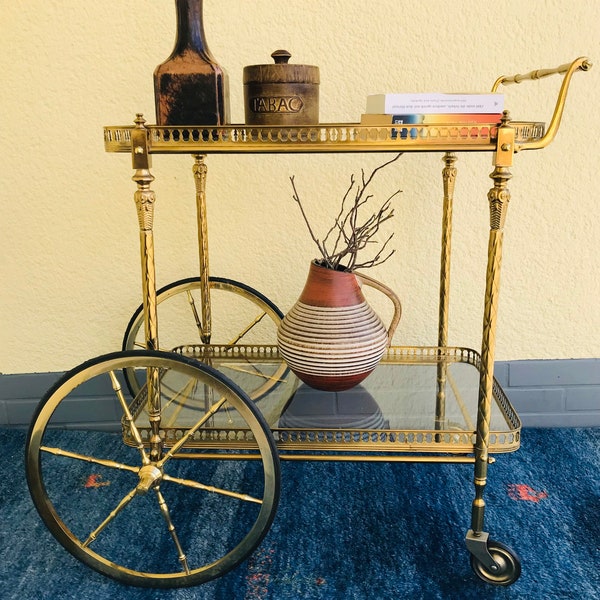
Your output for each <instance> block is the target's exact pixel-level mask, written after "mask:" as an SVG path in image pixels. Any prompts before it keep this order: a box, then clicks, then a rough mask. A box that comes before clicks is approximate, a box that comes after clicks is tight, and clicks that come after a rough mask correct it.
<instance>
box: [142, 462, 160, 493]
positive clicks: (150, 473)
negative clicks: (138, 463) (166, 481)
mask: <svg viewBox="0 0 600 600" xmlns="http://www.w3.org/2000/svg"><path fill="white" fill-rule="evenodd" d="M138 476H139V478H140V482H139V483H138V485H137V488H136V489H137V491H138V492H140V493H141V494H145V493H146V492H148V491H149V490H150V489H152V488H153V487H156V486H157V485H159V484H160V482H161V481H162V477H163V471H162V469H159V468H158V467H157V466H156V465H154V464H150V465H144V466H143V467H142V468H141V469H140V470H139V473H138Z"/></svg>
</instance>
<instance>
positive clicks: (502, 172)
mask: <svg viewBox="0 0 600 600" xmlns="http://www.w3.org/2000/svg"><path fill="white" fill-rule="evenodd" d="M513 152H514V129H513V128H512V127H510V126H509V118H508V113H506V112H505V114H504V117H503V119H502V126H501V127H499V128H498V145H497V151H496V153H495V155H494V164H495V168H494V171H493V172H492V173H491V175H490V177H491V178H492V179H493V180H494V187H493V188H492V189H491V190H490V191H489V193H488V200H489V204H490V234H489V245H488V264H487V273H486V291H485V306H484V317H483V339H482V350H481V369H480V383H479V402H478V412H477V431H476V441H475V477H474V484H475V499H474V500H473V506H472V515H471V529H470V530H469V531H468V532H467V538H466V543H467V548H468V550H469V551H470V552H471V555H472V566H474V569H475V571H476V573H477V574H478V575H479V576H480V577H482V578H485V579H486V581H489V582H491V583H496V584H498V585H508V584H510V583H512V582H513V581H515V580H516V578H518V576H519V574H520V564H519V562H518V558H517V557H515V556H514V555H513V553H512V552H511V551H510V550H509V549H508V548H506V547H505V546H503V545H502V544H499V543H498V542H492V541H491V540H489V536H488V534H487V533H486V532H484V531H483V526H484V513H485V501H484V499H483V492H484V489H485V486H486V483H487V470H488V463H489V461H490V459H489V453H488V451H489V438H490V421H491V407H492V399H493V397H492V395H493V384H494V354H495V352H494V350H495V343H496V322H497V313H498V292H499V288H500V268H501V263H502V242H503V237H504V223H505V220H506V213H507V208H508V203H509V201H510V192H509V190H508V187H507V184H508V181H509V179H510V178H511V177H512V175H511V174H510V170H509V167H510V166H511V165H512V157H513Z"/></svg>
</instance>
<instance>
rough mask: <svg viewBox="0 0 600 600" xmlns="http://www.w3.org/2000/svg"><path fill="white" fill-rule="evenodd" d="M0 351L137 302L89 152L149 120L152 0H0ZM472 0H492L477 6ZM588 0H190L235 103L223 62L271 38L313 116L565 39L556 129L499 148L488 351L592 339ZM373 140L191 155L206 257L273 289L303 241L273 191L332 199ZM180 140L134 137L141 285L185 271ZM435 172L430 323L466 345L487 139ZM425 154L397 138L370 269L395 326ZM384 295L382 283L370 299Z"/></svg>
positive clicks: (47, 350)
mask: <svg viewBox="0 0 600 600" xmlns="http://www.w3.org/2000/svg"><path fill="white" fill-rule="evenodd" d="M0 6H1V8H0V10H1V25H0V30H1V35H0V73H2V94H1V96H0V111H1V118H0V206H1V211H2V212H1V216H0V256H1V258H0V275H1V286H0V315H1V319H2V325H1V340H0V371H1V372H3V373H22V372H40V371H58V370H63V369H67V368H70V367H73V366H75V365H76V364H78V363H80V362H82V361H84V360H86V359H88V358H91V357H93V356H96V355H98V354H102V353H104V352H109V351H112V350H116V349H118V348H119V347H120V343H121V338H122V333H123V330H124V328H125V325H126V324H127V321H128V319H129V316H130V314H131V312H132V311H133V310H134V308H135V307H136V306H137V304H138V303H139V302H140V276H139V258H138V236H137V220H136V214H135V209H134V205H133V201H132V195H133V191H134V187H135V186H134V184H133V182H132V181H131V180H130V177H131V174H132V172H131V169H130V160H129V158H128V157H127V156H126V155H116V154H106V153H105V152H104V149H103V138H102V126H103V125H121V124H128V123H130V122H131V121H132V120H133V118H134V115H135V113H136V112H143V113H144V114H145V115H147V117H148V120H149V121H150V122H153V120H154V105H153V88H152V72H153V70H154V67H155V66H156V65H157V64H159V63H160V62H162V61H163V60H164V59H165V58H166V57H167V56H168V54H169V53H170V51H171V49H172V45H173V40H174V29H175V19H174V3H173V1H172V0H136V1H135V2H134V1H125V0H102V1H100V2H58V1H56V0H55V1H49V0H31V1H29V2H8V1H7V0H2V1H1V5H0ZM492 6H493V7H494V9H493V10H492ZM599 22H600V2H598V1H597V0H578V1H577V2H574V3H566V2H564V0H545V1H542V0H531V1H529V2H523V0H505V1H504V2H502V3H494V4H493V5H492V4H490V3H487V2H481V1H480V0H459V1H458V0H457V1H454V2H442V1H440V0H430V1H427V2H417V1H413V0H406V1H403V2H398V0H374V1H373V2H371V3H365V2H363V1H362V0H304V1H303V2H288V3H282V2H274V1H272V0H271V1H269V0H252V1H247V0H206V1H205V29H206V33H207V38H208V42H209V46H210V48H211V50H212V52H213V54H214V55H215V56H216V58H217V59H218V61H219V62H220V63H221V64H222V65H223V66H224V67H225V68H226V69H227V71H228V73H229V76H230V80H231V105H232V112H233V120H234V121H236V122H240V121H242V120H243V104H242V69H243V67H244V66H245V65H248V64H256V63H264V62H270V60H271V59H270V56H269V55H270V53H271V52H272V51H273V50H275V49H277V48H282V47H283V48H286V49H288V50H289V51H290V52H291V53H292V55H293V57H292V61H294V62H300V63H305V64H314V65H318V66H319V67H320V69H321V81H322V83H321V120H322V121H324V122H332V121H342V122H351V121H356V120H357V119H358V118H359V115H360V113H361V112H362V111H363V108H364V102H365V97H366V96H367V94H369V93H376V92H383V91H403V90H416V91H432V90H438V91H448V92H452V91H454V92H457V91H486V90H488V89H489V87H490V86H491V84H492V83H493V81H494V80H495V79H496V77H497V76H498V75H502V74H505V75H510V74H515V73H518V72H521V73H523V72H525V71H529V70H531V69H534V68H540V67H555V66H558V65H559V64H562V63H564V62H568V61H570V60H572V59H574V58H576V57H578V56H581V55H587V56H589V57H590V58H591V59H592V61H595V62H596V63H597V64H596V66H595V67H594V68H593V69H592V70H591V71H590V72H588V73H580V74H576V75H575V77H574V78H573V82H572V86H571V91H570V92H569V97H568V99H567V107H566V113H565V116H564V119H563V123H562V126H561V130H560V131H559V134H558V137H557V139H556V140H555V141H554V142H553V144H552V145H551V146H550V147H548V148H547V149H545V150H541V151H536V152H529V153H525V152H524V153H522V154H520V155H517V156H516V159H515V166H514V168H513V175H514V177H513V179H512V181H511V185H510V187H511V190H512V194H513V195H512V201H511V205H510V209H509V214H508V221H507V229H506V243H505V259H504V271H503V278H502V294H501V301H500V320H499V331H498V340H497V358H498V359H504V360H508V359H522V358H570V357H600V311H599V310H598V307H597V304H598V298H599V297H600V277H599V276H598V274H599V271H600V256H599V251H598V250H599V243H598V240H599V239H600V220H599V219H598V204H599V203H598V201H599V198H598V195H599V194H598V182H597V175H598V173H599V172H600V152H599V142H598V139H599V136H598V133H599V132H600V116H599V115H600V111H599V110H598V98H599V97H600V36H599V35H598V23H599ZM559 83H560V78H559V77H556V76H555V77H553V78H549V79H546V80H544V81H543V82H530V83H524V84H522V85H521V86H511V87H509V88H506V93H507V105H508V108H510V109H511V112H512V115H513V116H514V117H515V118H521V119H530V120H536V119H539V120H546V121H547V120H549V117H550V115H551V112H552V108H553V104H554V100H555V98H556V94H557V90H558V85H559ZM381 160H383V158H382V156H377V155H345V156H339V155H338V156H335V155H321V156H319V155H313V156H278V157H277V156H257V157H252V156H232V157H224V156H218V157H209V160H208V164H209V170H210V174H209V182H208V194H209V207H208V208H209V217H210V221H209V222H210V236H211V237H210V246H211V271H212V273H213V274H215V275H221V276H227V277H233V278H236V279H241V280H243V281H246V282H248V283H250V284H252V285H253V286H255V287H256V288H258V289H259V290H261V291H263V292H265V293H266V294H267V295H269V296H270V297H271V298H272V299H273V300H274V301H275V302H276V303H277V304H278V305H279V306H280V307H281V308H282V309H284V310H287V309H289V307H290V306H291V305H292V303H293V302H294V300H295V298H296V296H297V295H298V293H299V291H300V289H301V286H302V285H303V282H304V278H305V274H306V270H307V266H308V262H309V261H310V259H311V258H312V257H313V256H315V253H314V250H313V248H312V243H311V242H310V240H309V239H308V235H307V234H306V232H305V230H304V226H303V224H302V222H301V219H300V215H299V214H298V212H297V209H296V207H295V206H294V205H293V203H292V200H291V196H290V186H289V179H288V178H289V176H290V175H292V174H295V175H296V178H297V182H298V184H299V186H300V188H301V189H302V191H303V195H304V197H305V198H306V204H307V210H308V211H309V212H310V214H311V215H313V217H314V218H315V219H316V220H317V221H318V222H324V221H325V220H326V219H328V217H329V216H331V215H333V214H334V212H335V210H336V207H337V202H338V200H339V198H340V197H341V194H342V193H343V192H344V190H345V188H346V185H347V182H348V178H349V176H350V174H351V173H352V172H357V171H359V170H360V168H361V167H364V168H366V169H371V168H372V167H374V166H375V165H376V164H378V163H379V162H380V161H381ZM190 167H191V160H190V159H189V157H185V156H183V157H165V156H157V157H155V158H154V174H155V176H156V181H155V183H154V189H155V190H156V192H157V196H158V201H157V209H156V211H157V212H156V250H157V276H158V283H159V285H163V284H165V283H167V282H169V281H172V280H174V279H176V278H180V277H185V276H189V275H193V274H195V272H196V269H197V267H196V262H197V259H196V250H195V248H196V242H195V225H194V208H193V182H192V179H191V169H190ZM458 167H459V177H458V182H457V190H456V205H455V224H456V228H455V235H454V243H453V246H454V262H453V270H452V277H453V284H454V285H455V288H454V294H453V296H452V300H451V328H450V341H451V343H453V344H457V345H468V346H472V347H475V348H478V347H479V345H480V333H479V332H480V327H481V310H482V300H483V280H484V276H485V254H486V247H487V224H488V207H487V200H486V194H487V191H488V189H489V187H490V186H491V180H490V179H489V178H488V175H489V173H490V171H491V159H490V156H488V155H483V154H470V155H462V156H461V157H460V159H459V162H458ZM441 168H442V162H441V155H440V154H422V155H416V154H411V155H405V156H404V157H402V158H401V159H400V161H399V162H398V163H397V164H396V165H394V166H393V168H391V169H390V170H389V171H388V172H387V174H386V176H385V177H382V179H381V185H380V187H378V188H377V190H376V191H377V194H378V195H380V197H383V195H384V194H386V193H387V192H389V191H390V190H392V189H393V188H394V186H399V187H401V189H402V190H403V193H402V195H401V196H400V198H398V199H397V201H396V202H395V206H396V217H395V223H394V228H395V231H396V236H395V248H396V254H395V255H394V256H393V258H392V259H391V260H390V261H388V262H387V263H386V264H385V265H382V266H381V267H380V268H378V269H376V270H374V271H373V273H372V274H373V275H374V276H376V277H378V278H380V279H382V280H384V281H386V282H387V283H388V284H389V285H391V286H392V287H393V288H394V289H396V290H397V291H398V293H399V294H400V296H401V297H402V300H403V303H404V309H405V312H404V318H403V321H402V323H401V326H400V329H399V331H398V334H397V336H396V342H397V343H400V344H404V343H406V344H413V343H414V344H430V343H435V339H436V326H435V318H436V312H437V308H436V294H437V279H438V275H437V269H438V260H439V235H440V224H439V223H440V210H441V176H440V173H441ZM376 304H377V307H378V309H380V310H382V311H385V310H386V308H385V306H384V304H385V303H383V302H381V303H380V302H379V301H377V302H376Z"/></svg>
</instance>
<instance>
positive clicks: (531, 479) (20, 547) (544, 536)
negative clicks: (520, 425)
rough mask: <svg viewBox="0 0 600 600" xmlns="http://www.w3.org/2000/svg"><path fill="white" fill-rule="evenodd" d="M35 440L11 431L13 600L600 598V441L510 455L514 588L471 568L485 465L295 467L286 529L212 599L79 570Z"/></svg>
mask: <svg viewBox="0 0 600 600" xmlns="http://www.w3.org/2000/svg"><path fill="white" fill-rule="evenodd" d="M24 442H25V433H24V432H23V431H18V430H10V429H0V447H1V448H2V455H3V460H2V462H1V463H0V516H1V520H0V598H2V599H3V600H12V599H15V600H16V599H19V600H30V599H31V600H33V599H35V600H42V599H52V600H62V599H70V598H73V599H82V598H86V599H87V598H94V600H104V599H109V598H110V599H117V598H127V599H128V600H138V599H156V600H158V599H160V600H171V599H173V600H183V599H188V598H190V599H191V598H193V599H194V600H203V599H211V600H221V599H222V600H259V599H276V600H287V599H290V600H291V599H294V600H296V599H302V598H307V599H311V600H319V599H330V598H331V599H340V600H342V599H343V600H355V599H356V600H370V599H373V600H382V599H388V598H389V599H402V598H410V599H411V600H412V599H415V600H418V599H427V600H433V599H440V600H453V599H456V600H470V599H475V598H477V599H481V598H486V599H488V598H489V599H496V598H498V599H504V598H507V599H508V598H511V599H513V598H514V599H521V598H522V599H533V598H544V599H546V598H548V599H550V598H552V599H558V598H573V599H576V598H577V599H586V600H588V599H596V598H598V599H600V429H526V430H524V431H523V440H522V447H521V449H520V450H519V451H518V452H516V453H513V454H508V455H496V459H497V461H496V463H495V464H494V465H492V466H491V467H490V478H489V484H488V486H487V490H486V501H487V512H486V530H487V531H489V532H490V535H491V537H492V538H494V539H496V540H498V541H499V542H502V543H504V544H507V545H508V546H510V547H512V548H513V549H514V550H516V551H517V552H518V554H519V555H520V557H521V561H522V565H523V573H522V575H521V578H520V579H519V580H518V581H517V582H516V583H515V584H514V585H513V586H511V587H508V588H497V587H493V586H490V585H487V584H485V583H483V582H480V581H479V580H478V579H477V578H476V577H475V575H474V574H473V572H472V571H471V568H470V565H469V555H468V552H467V551H466V549H465V545H464V536H465V533H466V530H467V529H468V528H469V525H470V506H471V502H472V499H473V485H472V475H473V472H472V467H471V466H468V465H435V464H432V465H424V464H403V463H399V464H385V463H383V464H377V463H316V462H311V463H290V462H283V464H282V494H281V501H280V507H279V510H278V512H277V516H276V518H275V522H274V523H273V526H272V528H271V530H270V532H269V533H268V535H267V537H266V538H265V540H264V541H263V543H262V545H261V546H260V548H259V549H258V550H257V551H256V552H255V553H254V555H253V556H252V557H251V558H250V559H249V560H248V561H247V562H245V563H243V564H242V565H241V566H240V567H238V568H237V569H236V570H235V571H233V572H231V573H229V574H227V575H225V576H224V577H222V578H220V579H218V580H215V581H212V582H209V583H206V584H204V585H202V586H199V587H194V588H186V589H176V590H155V589H140V588H132V587H125V586H123V585H121V584H119V583H117V582H115V581H112V580H110V579H107V578H105V577H103V576H101V575H99V574H97V573H95V572H94V571H92V570H90V569H89V568H88V567H86V566H84V565H83V564H81V563H79V562H78V561H77V560H75V559H74V558H73V557H71V555H70V554H68V553H67V552H66V551H65V550H63V548H62V547H61V546H60V545H59V544H58V543H57V542H56V541H55V540H54V538H53V537H52V536H51V534H50V533H49V532H48V531H47V529H46V528H45V527H44V525H43V524H42V522H41V520H40V518H39V516H38V514H37V512H36V510H35V509H34V507H33V504H32V502H31V499H30V497H29V493H28V490H27V485H26V482H25V476H24V465H23V454H24V452H23V450H24Z"/></svg>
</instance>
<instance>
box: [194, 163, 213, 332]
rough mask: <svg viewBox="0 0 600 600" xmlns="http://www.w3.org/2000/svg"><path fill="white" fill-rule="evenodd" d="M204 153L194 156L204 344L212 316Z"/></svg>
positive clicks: (201, 322) (209, 329)
mask: <svg viewBox="0 0 600 600" xmlns="http://www.w3.org/2000/svg"><path fill="white" fill-rule="evenodd" d="M205 158H206V156H205V155H203V154H196V155H195V156H194V161H195V162H194V166H193V168H192V170H193V173H194V183H195V185H196V217H197V220H198V252H199V258H200V301H201V303H202V309H201V312H202V314H201V318H200V322H199V323H198V326H199V329H200V338H201V340H202V342H203V343H204V344H208V343H210V337H211V334H212V316H211V309H210V284H209V276H210V271H209V268H208V221H207V212H206V176H207V172H208V168H207V166H206V163H205V162H204V159H205Z"/></svg>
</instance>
